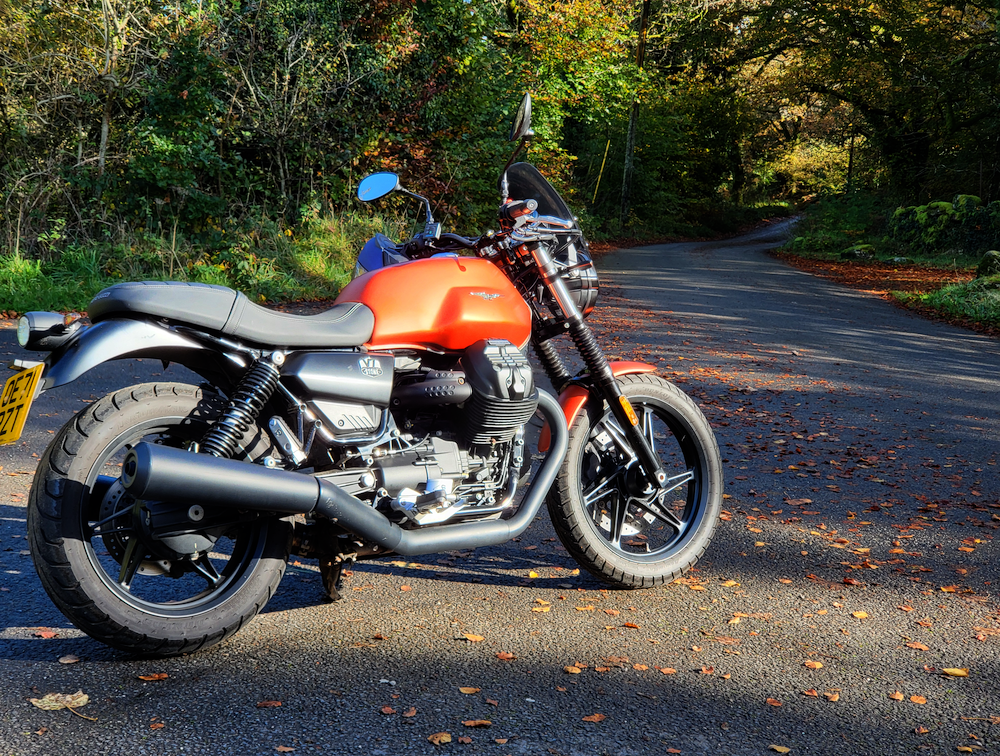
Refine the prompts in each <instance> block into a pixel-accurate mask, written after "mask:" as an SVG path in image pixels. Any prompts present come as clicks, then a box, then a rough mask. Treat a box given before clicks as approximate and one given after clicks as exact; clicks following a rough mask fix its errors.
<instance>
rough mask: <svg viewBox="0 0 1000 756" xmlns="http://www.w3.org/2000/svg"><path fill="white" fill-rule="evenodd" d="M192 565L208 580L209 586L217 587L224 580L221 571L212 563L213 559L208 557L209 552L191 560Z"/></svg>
mask: <svg viewBox="0 0 1000 756" xmlns="http://www.w3.org/2000/svg"><path fill="white" fill-rule="evenodd" d="M191 566H192V567H193V568H194V571H195V572H197V573H198V574H199V575H201V576H202V577H203V578H205V580H206V581H208V587H209V588H215V587H216V586H218V585H219V583H221V582H222V575H220V574H219V571H218V570H217V569H215V565H214V564H212V560H211V559H209V558H208V554H205V555H204V556H202V557H201V558H199V559H197V560H196V561H193V562H191Z"/></svg>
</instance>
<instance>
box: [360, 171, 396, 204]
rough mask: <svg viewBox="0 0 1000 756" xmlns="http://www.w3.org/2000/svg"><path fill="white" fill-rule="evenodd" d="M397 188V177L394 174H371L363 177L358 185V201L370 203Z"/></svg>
mask: <svg viewBox="0 0 1000 756" xmlns="http://www.w3.org/2000/svg"><path fill="white" fill-rule="evenodd" d="M398 188H399V176H397V175H396V174H395V173H388V172H383V173H373V174H371V175H370V176H365V177H364V178H363V179H361V183H360V184H358V199H359V200H361V201H362V202H372V201H373V200H377V199H379V198H381V197H384V196H385V195H387V194H391V193H392V192H394V191H396V189H398Z"/></svg>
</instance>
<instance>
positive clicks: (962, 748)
mask: <svg viewBox="0 0 1000 756" xmlns="http://www.w3.org/2000/svg"><path fill="white" fill-rule="evenodd" d="M970 551H971V549H970ZM955 750H956V751H958V752H959V753H975V751H973V750H972V748H971V747H969V746H955Z"/></svg>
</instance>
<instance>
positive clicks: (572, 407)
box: [538, 361, 656, 452]
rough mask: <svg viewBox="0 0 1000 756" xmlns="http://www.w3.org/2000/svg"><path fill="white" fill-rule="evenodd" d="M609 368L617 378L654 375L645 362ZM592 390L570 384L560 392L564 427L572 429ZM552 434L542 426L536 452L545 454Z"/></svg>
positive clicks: (654, 369)
mask: <svg viewBox="0 0 1000 756" xmlns="http://www.w3.org/2000/svg"><path fill="white" fill-rule="evenodd" d="M608 365H609V367H610V368H611V374H612V375H614V377H615V378H617V377H618V376H620V375H635V374H636V373H655V372H656V368H655V367H653V366H652V365H647V364H646V363H645V362H624V361H623V362H611V363H608ZM592 390H593V388H592V387H591V386H589V385H584V384H581V383H572V384H570V385H569V386H567V387H566V388H564V389H563V390H562V393H560V394H559V405H560V406H561V407H562V409H563V414H564V415H566V427H567V428H572V427H573V423H574V422H576V418H577V416H578V415H579V414H580V412H581V411H582V410H583V408H584V407H586V406H587V401H588V400H589V399H590V393H591V391H592ZM551 435H552V432H551V431H550V430H549V424H548V422H546V423H545V425H543V426H542V432H541V433H540V434H539V436H538V451H540V452H546V451H548V450H549V440H550V437H551Z"/></svg>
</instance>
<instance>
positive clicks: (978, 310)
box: [896, 275, 1000, 326]
mask: <svg viewBox="0 0 1000 756" xmlns="http://www.w3.org/2000/svg"><path fill="white" fill-rule="evenodd" d="M896 297H897V298H898V299H899V300H900V301H902V302H905V303H907V304H919V305H921V306H924V307H928V308H931V309H933V310H937V311H938V312H940V313H943V314H944V315H947V316H948V317H950V318H959V319H964V320H968V321H970V322H974V323H980V324H983V325H991V326H1000V275H994V276H987V277H983V278H975V279H973V280H971V281H969V282H967V283H961V284H954V285H951V286H945V287H944V288H942V289H938V290H937V291H933V292H930V293H927V294H905V293H901V292H897V293H896Z"/></svg>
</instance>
